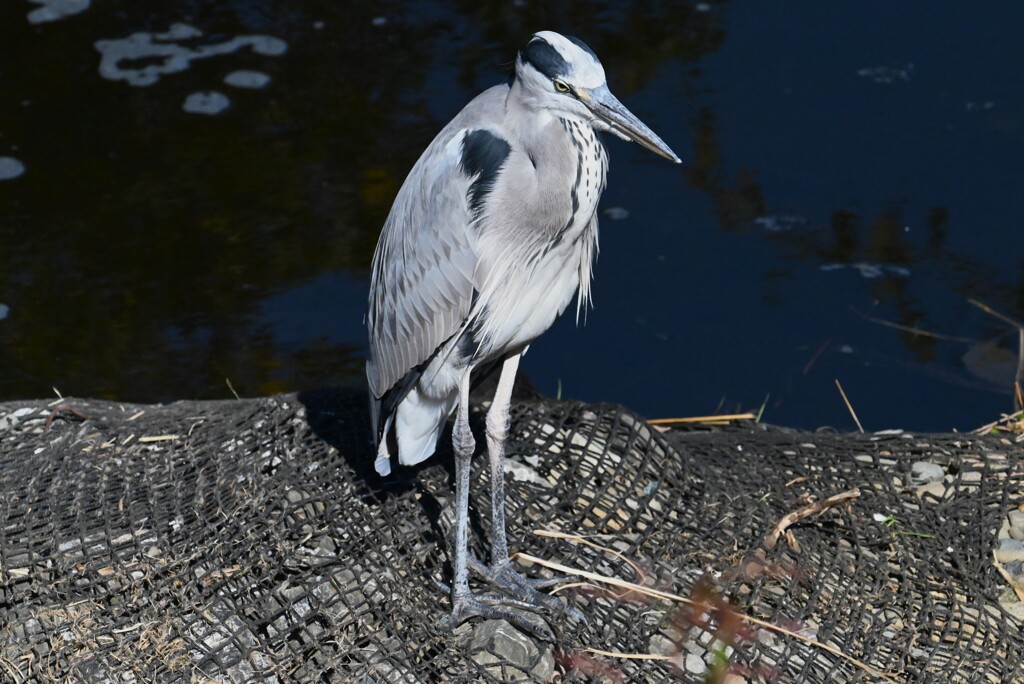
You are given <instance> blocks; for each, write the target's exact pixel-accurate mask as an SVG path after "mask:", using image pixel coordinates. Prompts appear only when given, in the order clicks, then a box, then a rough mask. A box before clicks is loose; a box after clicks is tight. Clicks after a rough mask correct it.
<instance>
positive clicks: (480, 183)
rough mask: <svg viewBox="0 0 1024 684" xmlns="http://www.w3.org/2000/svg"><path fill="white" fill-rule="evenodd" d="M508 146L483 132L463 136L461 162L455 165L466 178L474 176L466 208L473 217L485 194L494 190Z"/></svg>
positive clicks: (509, 150)
mask: <svg viewBox="0 0 1024 684" xmlns="http://www.w3.org/2000/svg"><path fill="white" fill-rule="evenodd" d="M510 152H512V147H511V146H510V145H509V144H508V142H507V141H505V140H504V139H502V138H500V137H498V136H496V135H495V134H494V133H491V132H490V131H485V130H475V131H470V132H469V133H466V136H465V137H464V138H463V139H462V161H461V162H459V165H460V166H461V167H462V171H463V173H465V174H466V175H467V176H470V177H473V176H476V180H474V181H473V183H472V185H470V186H469V208H470V209H471V210H472V211H473V214H474V215H479V214H480V212H481V211H482V210H483V205H484V200H486V199H487V194H488V193H489V192H490V191H491V189H492V188H494V182H495V181H496V180H497V179H498V172H499V171H500V170H501V165H502V164H504V163H505V160H506V159H508V155H509V153H510Z"/></svg>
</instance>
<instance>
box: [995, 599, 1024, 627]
mask: <svg viewBox="0 0 1024 684" xmlns="http://www.w3.org/2000/svg"><path fill="white" fill-rule="evenodd" d="M1000 605H1001V606H1002V608H1003V610H1005V611H1006V612H1007V613H1009V614H1010V615H1012V616H1013V617H1015V618H1016V619H1017V620H1018V621H1020V622H1022V623H1024V602H1021V601H1013V602H1006V603H1002V604H1000Z"/></svg>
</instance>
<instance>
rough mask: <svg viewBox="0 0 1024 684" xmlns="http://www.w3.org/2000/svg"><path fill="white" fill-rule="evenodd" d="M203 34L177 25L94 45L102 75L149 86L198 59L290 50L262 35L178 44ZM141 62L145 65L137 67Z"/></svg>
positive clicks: (281, 43)
mask: <svg viewBox="0 0 1024 684" xmlns="http://www.w3.org/2000/svg"><path fill="white" fill-rule="evenodd" d="M202 35H203V32H202V31H200V30H199V29H197V28H195V27H194V26H189V25H188V24H181V23H178V24H172V25H171V27H170V29H168V30H167V31H165V32H163V33H149V32H145V31H143V32H139V33H133V34H131V35H130V36H128V37H127V38H118V39H115V40H98V41H96V43H95V44H94V45H95V47H96V49H97V50H98V51H99V52H100V54H101V55H102V57H101V58H100V68H99V71H100V76H102V77H103V78H105V79H108V80H111V81H126V82H127V83H128V84H129V85H133V86H149V85H153V84H154V83H156V82H157V81H159V80H160V78H161V77H162V76H165V75H167V74H173V73H177V72H179V71H185V70H186V69H188V68H189V66H190V65H191V64H192V61H193V60H196V59H207V58H209V57H215V56H217V55H226V54H230V53H232V52H237V51H238V50H241V49H242V48H246V47H247V48H249V49H250V50H252V51H253V52H255V53H256V54H258V55H265V56H268V57H277V56H279V55H283V54H284V53H285V52H286V51H287V50H288V43H286V42H285V41H283V40H281V39H280V38H274V37H273V36H262V35H253V36H235V37H234V38H231V39H230V40H226V41H224V42H222V43H211V44H209V45H198V46H194V47H193V46H189V45H181V44H179V43H178V42H176V41H194V40H196V39H197V38H201V37H202ZM154 60H157V61H154ZM160 60H162V61H160ZM140 61H141V62H142V63H143V65H142V66H137V65H138V64H139V63H140Z"/></svg>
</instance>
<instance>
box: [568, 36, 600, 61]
mask: <svg viewBox="0 0 1024 684" xmlns="http://www.w3.org/2000/svg"><path fill="white" fill-rule="evenodd" d="M566 38H568V39H569V42H571V43H572V44H573V45H575V46H576V47H578V48H579V49H580V50H583V51H584V52H586V53H587V54H588V55H590V56H591V57H593V58H594V61H596V62H600V61H601V60H599V59H598V58H597V55H595V54H594V51H593V50H591V49H590V46H589V45H587V44H586V43H584V42H583V41H582V40H580V39H579V38H577V37H576V36H566Z"/></svg>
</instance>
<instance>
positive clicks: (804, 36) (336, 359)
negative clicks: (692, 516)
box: [0, 0, 1024, 430]
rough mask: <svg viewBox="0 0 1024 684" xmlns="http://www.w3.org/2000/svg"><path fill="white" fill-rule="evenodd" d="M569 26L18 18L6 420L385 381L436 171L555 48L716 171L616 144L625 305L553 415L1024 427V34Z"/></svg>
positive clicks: (883, 20) (1007, 12)
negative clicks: (403, 265)
mask: <svg viewBox="0 0 1024 684" xmlns="http://www.w3.org/2000/svg"><path fill="white" fill-rule="evenodd" d="M549 5H551V3H539V2H537V3H534V2H518V3H505V2H473V3H461V2H454V3H447V4H445V3H429V4H424V3H405V2H387V3H366V4H365V5H364V6H359V5H351V4H349V3H336V2H327V1H325V0H322V1H320V2H314V1H309V2H289V3H284V2H269V1H263V2H216V3H215V2H208V3H204V2H186V3H180V2H176V3H170V2H165V3H157V2H127V1H124V2H107V1H105V2H98V1H96V0H94V1H93V3H92V6H90V7H87V8H86V9H85V10H84V11H82V12H80V13H78V14H74V15H71V16H64V17H61V18H58V19H56V20H54V21H48V22H44V23H33V22H32V21H30V20H29V18H28V17H29V13H30V12H33V11H36V10H39V9H40V7H41V5H40V4H37V3H29V2H16V1H13V0H12V1H10V2H5V3H2V4H0V83H2V92H3V98H2V101H0V158H9V159H6V160H5V159H0V175H3V174H5V173H6V174H8V175H15V174H17V173H18V170H19V165H23V167H24V171H23V173H21V174H20V175H18V176H17V177H16V178H13V179H9V180H3V181H0V304H2V306H0V319H2V320H0V399H9V398H16V397H39V396H47V395H49V394H50V393H51V387H56V388H57V389H59V390H60V391H61V392H62V393H65V394H72V395H78V396H85V395H90V396H100V397H108V398H115V399H123V400H137V401H165V400H172V399H176V398H206V397H230V396H231V391H230V390H229V388H228V386H227V383H226V379H229V380H230V382H231V384H232V385H233V386H234V388H235V389H236V390H237V391H238V392H239V393H240V394H242V395H259V394H266V393H271V392H278V391H284V390H294V389H303V388H311V387H317V386H322V385H338V384H350V383H358V382H361V381H362V379H361V378H362V364H363V359H364V353H365V341H364V336H365V329H364V327H363V325H362V316H363V310H364V302H365V291H366V287H367V280H368V273H367V266H368V263H369V260H370V258H371V255H372V251H373V246H374V244H375V242H376V238H377V234H378V232H379V230H380V226H381V225H382V223H383V221H384V218H385V216H386V215H387V211H388V208H389V207H390V202H391V200H392V198H393V197H394V194H395V193H396V192H397V189H398V187H399V185H400V184H401V182H402V179H403V178H404V176H405V173H406V172H407V171H408V169H409V168H410V167H411V166H412V164H413V162H414V161H415V159H416V157H417V156H418V155H419V153H420V151H421V150H422V149H423V148H424V147H425V146H426V144H427V143H428V142H429V141H430V139H431V138H432V137H433V135H434V134H435V133H436V132H437V130H439V129H440V128H441V126H442V125H443V124H444V123H445V122H446V121H447V120H448V119H449V118H450V117H451V116H452V115H453V114H454V113H455V112H456V111H457V110H458V109H459V108H460V107H461V106H462V104H463V103H465V102H466V101H467V100H469V99H470V98H471V97H472V96H473V95H475V94H476V93H477V92H479V91H480V90H482V89H483V88H485V87H487V86H489V85H492V84H493V83H495V82H499V81H501V80H502V79H504V78H505V77H506V74H507V73H508V68H509V64H510V62H511V60H512V58H513V56H514V54H515V51H516V50H517V49H518V48H519V47H521V46H522V45H523V44H525V41H526V40H527V39H528V38H529V36H530V34H531V33H532V32H533V31H536V30H540V29H554V30H560V31H563V32H567V33H574V34H576V35H578V36H580V37H581V38H583V39H584V40H586V41H587V42H588V43H589V44H590V45H591V47H593V48H594V49H595V51H596V52H597V53H598V54H599V55H600V56H601V58H602V60H603V62H604V64H605V67H606V70H607V72H608V76H609V82H610V84H611V87H612V90H613V91H615V92H616V93H617V94H618V96H619V97H620V99H622V100H623V101H624V102H625V103H626V104H627V105H628V106H629V107H630V108H631V109H632V110H633V111H634V112H635V113H637V114H638V115H639V116H640V117H641V118H642V119H644V120H645V121H646V123H648V124H649V125H650V126H651V127H652V128H653V129H654V130H655V131H657V132H658V133H659V134H660V135H661V136H662V137H663V138H664V139H665V140H666V141H667V142H668V143H669V144H670V145H672V146H673V147H674V148H675V150H676V151H677V152H678V153H679V154H680V156H682V157H683V160H684V164H683V165H682V166H681V167H680V166H673V165H671V164H668V163H667V162H665V161H664V160H661V159H659V158H657V157H655V156H654V155H652V154H650V153H649V152H646V151H644V150H642V149H640V148H638V147H637V146H635V145H626V144H624V143H620V142H619V141H615V140H612V141H608V147H609V150H610V153H611V158H612V165H611V166H612V169H611V175H610V177H609V188H608V190H607V192H606V193H605V196H604V201H603V208H604V210H605V212H606V216H605V218H604V220H603V223H602V233H601V257H600V259H599V262H598V265H597V269H596V274H597V275H596V281H595V284H594V299H595V302H596V308H595V309H594V310H592V311H590V312H589V314H588V316H587V323H586V325H585V326H584V327H581V328H576V327H575V325H574V322H573V321H572V317H571V316H569V317H567V318H566V319H563V320H562V321H560V322H559V323H558V324H557V325H556V326H555V328H554V329H553V330H552V331H551V332H549V333H548V334H547V335H546V336H545V337H543V338H541V339H540V340H539V341H538V342H537V343H536V344H535V345H534V346H533V347H532V348H531V350H530V352H529V354H528V355H527V356H526V358H525V360H524V368H525V370H526V372H527V373H528V374H529V375H530V376H531V378H532V380H533V381H534V383H535V384H536V385H537V386H538V388H539V389H541V391H543V392H545V393H548V394H555V393H556V392H558V391H559V387H560V388H561V390H560V391H561V393H562V395H563V396H567V397H576V398H581V399H586V400H608V401H616V402H621V403H624V404H627V405H629V406H632V407H633V408H635V409H638V410H640V411H641V412H644V413H646V414H647V415H650V416H669V415H693V414H705V413H709V412H713V411H715V410H729V411H731V410H734V409H737V408H743V409H753V410H757V409H758V407H760V406H761V405H762V404H763V403H764V404H765V413H764V417H765V419H766V420H769V421H771V422H776V423H783V424H790V425H796V426H803V427H816V426H819V425H823V424H830V425H835V426H837V427H839V428H842V429H848V428H852V427H853V423H852V421H851V419H850V417H849V414H848V412H847V410H846V408H845V406H844V405H843V403H842V401H841V399H840V397H839V394H838V391H837V390H836V387H835V380H836V379H839V380H840V381H841V382H842V385H843V387H844V389H845V390H846V393H847V395H848V396H849V398H850V400H851V402H852V403H853V405H854V407H855V408H856V410H857V413H858V415H859V417H860V419H861V421H862V422H863V423H864V425H865V427H866V428H867V429H881V428H885V427H892V426H899V427H906V428H912V429H916V430H926V429H933V430H948V429H952V428H957V429H969V428H973V427H976V426H977V425H979V424H981V423H984V422H988V421H989V420H992V419H995V418H997V417H998V415H999V414H1000V413H1001V412H1004V411H1009V410H1012V409H1013V399H1012V394H1011V387H1012V383H1013V377H1014V373H1015V370H1016V364H1017V357H1016V352H1017V329H1016V328H1015V327H1014V326H1013V325H1012V324H1010V323H1008V322H1004V321H1002V320H999V319H997V318H995V317H993V316H991V315H989V314H987V313H985V312H984V311H982V310H981V309H979V308H978V307H976V306H974V305H972V304H971V303H970V302H969V299H971V298H974V299H977V300H980V301H982V302H984V303H985V304H987V305H988V306H990V307H993V308H994V309H996V310H998V311H1001V312H1003V313H1005V314H1006V315H1008V316H1011V317H1013V318H1015V319H1016V320H1021V319H1024V240H1022V239H1021V232H1022V230H1024V188H1022V184H1024V169H1022V164H1021V159H1022V153H1024V89H1022V88H1021V66H1022V57H1024V50H1022V49H1021V47H1020V45H1021V42H1020V41H1021V38H1020V37H1021V35H1024V4H1021V3H1010V2H1004V3H993V4H988V5H985V6H984V9H982V8H981V6H978V5H976V4H975V3H968V2H961V3H942V4H939V5H937V4H935V3H933V2H930V1H927V0H919V1H917V2H902V3H890V2H861V1H858V2H829V3H823V2H820V0H805V1H802V2H796V1H793V2H787V3H725V2H717V3H716V2H709V3H699V4H694V3H682V2H659V3H641V2H636V3H600V2H599V3H559V4H558V7H559V8H560V9H551V8H550V7H549ZM43 9H45V6H43ZM40 18H41V17H40V15H33V21H38V20H39V19H40ZM175 25H180V26H175ZM137 33H138V34H146V35H142V36H137V37H136V38H135V41H136V44H137V45H136V51H135V52H134V53H130V55H129V57H126V58H124V59H121V60H116V59H114V55H115V54H116V53H117V50H118V49H121V50H124V49H125V44H124V43H118V42H114V43H110V42H107V43H100V42H99V41H123V40H124V39H127V38H129V36H131V35H132V34H137ZM154 34H165V35H164V36H163V38H160V37H159V36H157V37H155V38H154ZM146 41H148V42H149V43H153V44H156V45H157V47H156V48H150V49H148V50H142V52H141V53H140V52H139V48H138V45H139V44H142V43H145V42H146ZM97 44H99V45H100V46H102V47H103V50H104V52H102V53H101V51H100V50H99V49H98V48H97ZM154 52H156V53H158V54H152V53H154ZM143 53H150V54H148V56H147V54H143ZM103 54H106V60H107V61H103ZM125 54H128V53H125ZM101 67H103V71H102V73H101ZM111 67H115V68H114V69H113V70H112V69H111ZM169 67H175V68H177V67H180V69H179V70H177V71H172V70H171V69H170V68H169ZM118 70H120V71H118ZM240 70H242V71H254V72H258V74H262V75H264V76H265V77H269V82H268V83H266V84H265V85H263V86H262V87H255V88H252V87H250V88H243V87H238V86H236V85H229V84H226V83H225V82H224V79H225V77H227V76H228V75H229V74H232V73H233V72H237V71H240ZM162 72H166V73H162ZM257 77H258V76H257ZM125 78H128V79H130V80H123V79H125ZM249 78H253V77H252V76H251V75H250V76H249ZM112 79H120V80H112ZM236 79H242V80H243V81H244V80H245V75H244V74H243V75H242V76H237V75H236V76H234V77H232V79H231V80H232V81H233V82H237V81H236ZM133 81H134V83H133ZM250 85H259V83H258V82H256V83H250ZM211 91H216V92H217V93H220V95H219V96H218V95H209V94H207V95H206V96H204V97H197V96H195V94H196V93H201V94H202V93H210V92H211ZM186 103H188V105H187V108H189V109H193V108H194V106H196V104H197V103H198V105H199V106H202V105H204V103H205V105H206V106H208V107H209V106H212V107H213V109H216V107H217V106H223V105H225V104H226V105H227V107H226V108H225V109H223V111H220V112H219V113H216V114H212V113H196V112H192V111H186ZM14 160H16V161H14ZM889 324H892V325H889ZM896 326H900V327H896ZM915 329H916V330H919V331H921V332H918V333H915V332H913V331H914V330H915ZM766 398H767V401H766Z"/></svg>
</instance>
